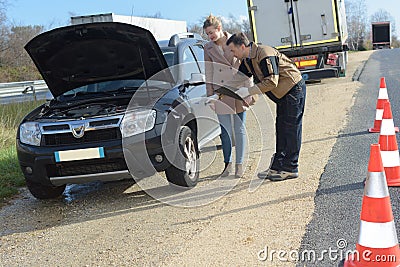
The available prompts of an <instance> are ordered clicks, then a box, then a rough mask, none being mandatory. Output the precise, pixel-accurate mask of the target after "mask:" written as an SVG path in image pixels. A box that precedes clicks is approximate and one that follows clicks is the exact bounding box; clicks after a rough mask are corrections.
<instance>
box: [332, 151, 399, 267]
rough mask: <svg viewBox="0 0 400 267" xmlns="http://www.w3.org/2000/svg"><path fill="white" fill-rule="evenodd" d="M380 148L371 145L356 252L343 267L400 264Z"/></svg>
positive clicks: (344, 262)
mask: <svg viewBox="0 0 400 267" xmlns="http://www.w3.org/2000/svg"><path fill="white" fill-rule="evenodd" d="M379 147H380V146H379V144H373V145H371V150H370V157H369V163H368V175H367V180H366V183H365V188H364V196H363V201H362V207H361V223H360V231H359V236H358V242H357V244H356V252H355V253H354V254H351V255H348V257H347V259H345V260H344V261H342V262H341V266H344V267H355V266H359V267H369V266H374V267H378V266H382V267H395V266H396V267H397V266H399V265H400V248H399V244H398V241H397V233H396V227H395V224H394V219H393V213H392V206H391V203H390V196H389V190H388V187H387V184H386V179H385V173H384V171H383V164H382V158H381V154H380V148H379ZM339 266H340V265H339Z"/></svg>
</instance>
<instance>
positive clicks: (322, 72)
mask: <svg viewBox="0 0 400 267" xmlns="http://www.w3.org/2000/svg"><path fill="white" fill-rule="evenodd" d="M301 75H302V76H303V80H305V81H312V80H320V79H324V78H333V77H339V71H338V69H337V68H324V69H315V70H305V71H302V72H301Z"/></svg>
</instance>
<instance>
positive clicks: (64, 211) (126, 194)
mask: <svg viewBox="0 0 400 267" xmlns="http://www.w3.org/2000/svg"><path fill="white" fill-rule="evenodd" d="M239 180H240V179H232V177H227V178H226V179H225V180H221V179H219V177H218V175H213V176H208V177H203V178H201V180H200V183H199V185H198V186H197V187H199V188H200V187H201V186H202V184H203V183H205V184H210V183H216V184H215V186H213V187H210V188H207V187H206V188H205V189H203V190H198V191H195V190H194V189H195V188H197V187H195V188H194V189H191V190H183V189H182V188H174V187H171V186H169V185H166V186H161V187H155V188H151V189H146V191H144V190H142V189H141V188H140V187H138V186H137V184H136V183H135V181H134V180H133V179H132V180H122V181H116V182H91V183H87V184H81V185H70V186H68V187H67V189H66V191H65V193H64V195H63V196H62V197H60V198H57V199H51V200H38V199H36V198H34V197H33V196H32V195H31V194H30V193H29V191H28V190H27V189H26V188H22V189H21V194H20V196H19V197H18V198H16V199H15V200H13V201H12V202H11V204H10V205H7V206H4V207H3V208H2V209H1V210H0V225H2V228H1V229H0V237H2V236H7V235H11V234H15V233H23V232H31V231H37V230H44V229H48V228H52V227H60V226H64V225H70V224H75V223H80V222H85V221H92V220H98V219H103V218H108V217H113V216H119V215H123V214H129V213H138V212H141V211H146V210H152V209H155V210H156V209H159V208H162V207H165V206H177V207H182V206H185V203H194V204H193V206H196V207H197V206H200V204H201V205H205V204H207V203H209V202H210V200H212V199H215V200H216V199H218V198H220V197H223V196H225V195H226V194H231V193H235V192H238V191H241V190H245V189H246V188H247V187H246V185H247V186H248V183H249V181H244V182H240V183H239ZM227 182H228V183H227ZM227 184H228V185H227ZM232 185H233V186H232ZM154 196H157V197H158V198H155V197H154ZM205 200H206V201H205ZM196 201H200V202H199V203H200V204H199V205H196ZM182 203H184V205H182Z"/></svg>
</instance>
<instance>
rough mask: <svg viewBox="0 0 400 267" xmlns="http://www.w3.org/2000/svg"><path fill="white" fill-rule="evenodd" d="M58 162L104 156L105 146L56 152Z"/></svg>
mask: <svg viewBox="0 0 400 267" xmlns="http://www.w3.org/2000/svg"><path fill="white" fill-rule="evenodd" d="M54 156H55V158H56V162H63V161H73V160H83V159H99V158H104V148H103V147H94V148H84V149H75V150H64V151H56V152H54Z"/></svg>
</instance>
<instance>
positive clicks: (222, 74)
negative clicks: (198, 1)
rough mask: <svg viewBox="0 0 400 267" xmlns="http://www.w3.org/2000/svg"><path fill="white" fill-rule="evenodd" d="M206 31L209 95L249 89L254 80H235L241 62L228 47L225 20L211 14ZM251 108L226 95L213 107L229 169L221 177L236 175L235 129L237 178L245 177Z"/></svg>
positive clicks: (225, 168) (205, 24)
mask: <svg viewBox="0 0 400 267" xmlns="http://www.w3.org/2000/svg"><path fill="white" fill-rule="evenodd" d="M203 29H204V31H205V33H206V34H207V36H208V38H209V39H210V42H208V43H207V44H206V45H205V47H204V59H205V61H206V64H205V65H206V81H207V95H208V96H213V95H215V92H214V90H215V89H218V88H219V87H221V86H224V85H229V86H233V87H236V88H239V87H241V86H249V85H250V83H251V82H250V80H249V79H248V78H247V77H246V78H244V79H243V80H240V81H238V80H235V81H233V76H234V74H236V73H237V69H238V68H239V66H240V61H239V60H238V59H237V58H235V57H234V55H233V53H232V52H231V51H230V49H229V48H228V46H227V45H226V41H227V40H228V38H229V37H230V34H229V33H227V32H224V31H223V30H222V24H221V21H220V20H219V19H218V18H217V17H215V16H213V15H210V16H208V17H207V19H206V20H205V21H204V24H203ZM247 107H248V105H247V104H246V103H245V102H244V101H242V100H236V99H234V98H232V97H229V96H226V95H218V101H215V102H213V103H212V104H211V108H212V109H214V111H215V112H216V113H217V116H218V120H219V123H220V126H221V143H222V151H223V155H224V162H225V167H224V170H223V172H222V174H221V176H228V175H230V174H231V173H232V172H233V166H232V135H233V134H232V128H233V129H234V131H233V132H234V134H235V146H236V158H235V161H236V168H235V176H236V177H237V178H239V177H242V176H243V159H244V151H245V144H246V130H245V121H246V109H247Z"/></svg>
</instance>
